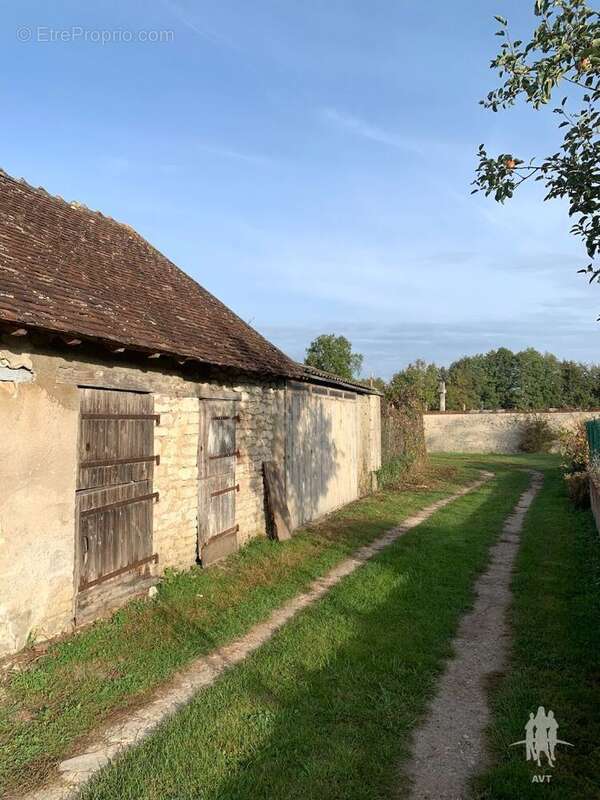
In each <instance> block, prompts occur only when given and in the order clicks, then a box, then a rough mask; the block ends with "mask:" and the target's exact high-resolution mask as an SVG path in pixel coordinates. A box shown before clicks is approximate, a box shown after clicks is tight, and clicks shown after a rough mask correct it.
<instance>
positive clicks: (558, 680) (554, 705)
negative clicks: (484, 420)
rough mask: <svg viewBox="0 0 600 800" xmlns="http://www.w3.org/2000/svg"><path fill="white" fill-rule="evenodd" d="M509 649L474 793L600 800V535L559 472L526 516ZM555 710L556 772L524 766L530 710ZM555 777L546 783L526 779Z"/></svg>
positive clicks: (500, 798)
mask: <svg viewBox="0 0 600 800" xmlns="http://www.w3.org/2000/svg"><path fill="white" fill-rule="evenodd" d="M513 593H514V605H513V610H512V627H513V635H514V648H513V653H512V658H511V662H510V667H509V670H508V673H507V676H506V677H504V678H503V679H502V680H501V681H500V682H499V684H498V685H497V686H496V687H495V689H494V690H493V692H492V698H493V710H494V722H493V726H492V728H491V730H490V740H491V745H492V748H493V754H494V762H495V766H494V767H493V768H492V769H490V770H489V771H488V772H486V774H485V775H483V776H482V777H480V778H479V780H478V781H476V786H475V792H474V796H475V797H478V798H494V799H495V800H515V798H519V800H527V799H528V798H540V797H543V798H544V800H590V799H591V798H598V797H600V538H599V536H598V533H597V531H596V528H595V525H594V520H593V518H592V515H591V512H589V511H577V510H575V509H574V508H573V507H572V506H571V505H570V504H569V501H568V498H567V497H566V494H565V490H564V487H563V483H562V480H561V478H560V476H559V475H558V473H557V471H555V470H553V471H550V472H548V473H547V474H546V479H545V484H544V487H543V489H542V491H541V493H540V495H539V496H538V498H537V500H536V501H535V503H534V504H533V506H532V508H531V509H530V511H529V514H528V515H527V518H526V521H525V527H524V530H523V540H522V546H521V550H520V553H519V556H518V560H517V565H516V572H515V578H514V581H513ZM540 705H542V706H544V707H545V708H546V711H548V709H552V710H553V711H554V713H555V716H556V718H557V720H558V722H559V724H560V728H559V738H560V739H564V740H566V741H568V742H572V743H573V744H574V747H573V748H569V747H564V746H562V747H561V746H560V745H559V747H558V749H557V761H556V765H555V767H554V768H553V769H551V768H549V767H547V766H546V765H545V762H544V761H543V760H542V767H543V768H542V769H539V768H538V767H537V766H535V765H534V764H533V763H532V762H529V763H527V762H526V761H525V753H524V748H523V747H513V748H511V747H509V745H510V743H511V742H515V741H519V740H521V739H523V738H524V730H523V728H524V725H525V723H526V722H527V719H528V718H529V712H530V711H533V712H534V713H535V712H536V710H537V708H538V706H540ZM534 775H551V776H552V777H551V781H550V783H549V784H546V783H544V784H543V785H540V784H539V783H534V782H532V779H533V776H534Z"/></svg>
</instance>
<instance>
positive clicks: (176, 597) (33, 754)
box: [0, 462, 478, 791]
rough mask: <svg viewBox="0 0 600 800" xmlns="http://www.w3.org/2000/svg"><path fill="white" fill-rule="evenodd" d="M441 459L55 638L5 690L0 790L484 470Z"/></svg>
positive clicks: (33, 774)
mask: <svg viewBox="0 0 600 800" xmlns="http://www.w3.org/2000/svg"><path fill="white" fill-rule="evenodd" d="M477 474H478V473H477V469H476V468H474V467H473V466H472V465H470V464H468V462H464V463H460V464H459V465H458V466H456V465H454V464H452V463H451V462H448V463H444V464H439V465H438V467H437V468H436V470H435V471H434V472H431V473H430V474H428V475H427V476H425V477H424V478H423V481H422V485H420V487H418V488H413V489H411V490H409V491H405V492H398V491H393V490H389V491H384V492H380V493H378V494H376V495H374V496H372V497H369V498H367V499H364V500H361V501H358V502H356V503H353V504H351V505H349V506H347V507H346V508H344V509H343V510H341V511H340V512H338V513H336V514H333V515H331V516H330V517H328V518H327V519H326V520H324V521H323V522H322V523H320V524H318V525H315V526H313V527H312V528H310V529H309V530H307V531H304V532H300V533H299V534H297V535H296V536H295V537H294V538H293V540H292V541H290V542H286V543H283V544H276V543H273V542H270V541H266V540H261V541H255V542H253V543H252V544H250V545H249V546H248V547H246V548H244V549H243V551H241V552H240V553H239V554H238V555H237V556H235V557H232V558H230V559H228V560H227V562H226V563H225V564H224V566H223V568H213V569H211V570H208V571H202V570H200V569H194V570H191V571H190V572H187V573H181V574H172V575H170V576H168V577H167V579H166V580H165V581H164V582H163V584H162V585H161V587H160V591H159V595H158V598H157V599H156V600H155V601H153V602H134V603H131V604H129V606H127V607H126V608H125V609H123V610H121V611H120V612H118V613H117V614H115V615H114V616H113V617H112V618H111V619H110V620H107V621H103V622H99V623H97V624H95V625H94V626H92V627H91V628H89V629H87V630H85V631H82V632H80V633H79V634H77V635H74V636H71V637H69V638H67V639H66V640H64V641H61V642H58V643H56V644H55V645H53V646H52V647H51V648H50V650H49V652H48V653H47V654H46V655H42V656H41V657H40V658H39V660H37V661H36V663H34V664H33V665H31V666H30V667H29V668H28V669H26V670H24V671H23V672H21V673H18V674H16V675H13V676H12V677H10V679H9V680H5V681H4V682H3V685H2V686H0V789H5V790H16V789H19V790H21V791H23V790H25V789H27V788H30V787H31V786H33V785H36V784H38V783H40V782H41V781H42V780H43V779H44V778H45V777H46V776H47V775H48V772H49V771H50V770H51V769H52V767H53V765H54V764H55V763H56V762H57V761H58V760H59V759H60V758H61V757H62V756H64V755H65V754H66V753H68V752H69V751H70V750H72V749H73V746H74V745H75V744H76V742H77V740H78V739H80V738H81V737H84V736H85V735H86V734H87V733H89V732H90V731H91V730H93V729H94V728H95V727H97V726H98V725H99V724H100V723H101V722H102V721H104V720H106V719H107V718H109V717H110V716H111V715H112V714H114V713H115V712H118V711H120V710H122V709H125V708H128V707H132V706H134V705H135V704H138V703H140V702H142V701H143V700H144V699H145V698H146V697H147V696H148V694H149V693H150V692H151V691H152V690H154V689H156V688H157V687H158V686H160V685H161V684H162V683H164V682H165V681H166V680H167V679H168V678H169V677H170V676H171V675H172V674H173V673H174V672H175V671H176V670H177V669H178V668H180V667H182V666H184V665H185V664H186V663H187V662H189V661H190V660H191V659H193V658H194V657H197V656H199V655H202V654H205V653H207V652H209V651H210V650H212V649H214V648H215V647H218V646H220V645H222V644H224V643H225V642H227V641H231V640H232V639H234V638H236V637H238V636H240V635H242V634H243V633H245V632H246V631H247V630H248V629H249V628H250V627H251V626H252V625H253V624H255V623H256V622H258V621H260V620H263V619H265V618H266V617H268V615H269V614H270V613H271V612H272V611H273V610H274V609H275V608H276V607H277V606H279V605H281V604H282V603H283V602H285V601H286V600H288V599H289V598H291V597H292V596H294V595H295V594H296V593H298V592H300V591H302V590H304V589H305V588H306V587H307V586H308V585H309V583H310V582H311V581H312V580H314V579H315V578H317V577H318V576H320V575H323V574H324V573H325V572H327V570H329V569H330V568H331V567H332V566H334V565H335V564H336V563H337V562H339V561H340V560H341V559H343V558H344V557H346V556H347V555H348V554H349V553H351V552H352V551H353V550H355V549H356V548H357V547H359V546H360V545H362V544H365V543H367V542H369V541H371V540H373V539H374V538H375V537H377V536H378V535H380V534H381V533H383V532H384V531H385V530H387V529H389V528H390V527H393V526H394V525H396V524H398V522H399V521H400V520H402V519H403V518H404V517H406V516H409V515H410V514H412V513H414V512H415V511H416V510H418V509H420V508H423V507H424V506H426V505H428V504H430V503H432V502H433V501H434V500H436V499H438V498H440V497H443V496H446V495H447V494H449V493H451V492H453V491H455V490H456V489H457V488H459V487H460V486H462V485H464V484H465V483H466V482H469V481H470V480H473V479H474V478H475V477H476V476H477Z"/></svg>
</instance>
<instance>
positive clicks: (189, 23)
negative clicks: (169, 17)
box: [161, 0, 238, 50]
mask: <svg viewBox="0 0 600 800" xmlns="http://www.w3.org/2000/svg"><path fill="white" fill-rule="evenodd" d="M161 2H162V4H163V6H164V7H165V8H166V9H168V10H169V11H170V12H171V13H172V14H173V15H174V16H175V17H177V19H178V20H179V21H180V22H181V23H182V24H183V25H185V27H186V28H189V29H190V30H191V31H193V32H194V33H195V34H197V35H198V36H201V37H202V38H203V39H205V40H206V41H208V42H211V43H212V44H215V45H220V46H225V47H229V48H231V49H232V50H237V49H238V48H237V47H236V46H235V44H234V43H233V42H232V41H231V39H228V38H227V37H226V36H222V35H221V34H220V33H216V32H215V31H212V30H210V29H209V28H206V27H200V25H199V24H198V23H197V22H196V20H195V19H194V18H192V17H191V16H190V15H189V14H188V13H187V11H186V10H185V9H183V8H182V7H181V6H180V5H179V3H175V2H174V1H173V0H161Z"/></svg>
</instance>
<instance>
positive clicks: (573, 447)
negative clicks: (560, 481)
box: [558, 422, 590, 475]
mask: <svg viewBox="0 0 600 800" xmlns="http://www.w3.org/2000/svg"><path fill="white" fill-rule="evenodd" d="M558 438H559V444H560V454H561V456H562V464H561V467H562V470H563V472H564V473H565V474H566V475H571V474H573V473H575V472H587V470H588V468H589V464H590V448H589V445H588V439H587V430H586V427H585V422H579V423H577V425H576V426H575V427H574V428H565V429H563V430H562V431H560V432H559V435H558Z"/></svg>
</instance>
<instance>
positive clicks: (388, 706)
mask: <svg viewBox="0 0 600 800" xmlns="http://www.w3.org/2000/svg"><path fill="white" fill-rule="evenodd" d="M527 483H528V476H527V475H526V474H525V473H523V472H518V471H514V472H509V473H508V474H507V473H504V474H502V475H501V476H499V477H498V478H497V480H496V481H493V482H491V483H489V484H487V485H485V486H484V487H483V488H482V489H480V490H479V491H478V492H477V493H473V494H471V495H467V496H466V497H464V498H462V499H460V500H457V501H456V502H455V503H453V504H451V505H450V506H448V507H446V508H445V509H443V510H441V511H439V512H437V513H436V514H435V515H434V516H433V517H432V518H431V519H430V520H428V521H427V522H425V523H423V524H422V525H420V526H419V527H418V528H417V529H415V530H413V531H411V532H410V533H408V534H407V535H406V536H405V537H403V538H402V539H400V540H398V541H397V542H396V543H395V544H393V545H392V546H390V547H388V548H387V549H386V550H384V551H382V553H381V554H379V555H378V556H377V557H376V558H374V559H373V560H372V561H370V562H369V563H368V564H367V565H365V566H363V567H361V568H360V569H359V570H357V571H356V572H355V573H353V574H352V575H351V576H349V577H348V578H346V579H344V580H343V581H342V582H340V583H339V584H338V585H337V586H335V587H334V588H333V589H332V590H331V591H330V592H329V593H328V594H327V595H326V596H325V597H324V598H323V599H322V600H320V601H319V602H317V603H316V604H315V605H314V606H312V607H310V608H308V609H306V610H305V611H303V612H302V613H300V614H299V615H298V616H297V617H296V618H294V619H293V620H292V621H291V622H290V623H288V625H286V626H285V627H284V628H283V629H282V630H281V631H280V632H279V633H278V634H277V635H276V636H275V637H274V639H272V640H271V641H270V642H268V643H267V644H265V645H264V646H263V647H262V648H261V649H260V650H258V651H257V652H256V653H255V654H254V655H252V656H251V657H250V658H249V659H248V660H247V661H245V662H244V663H243V664H241V665H238V666H237V667H235V668H233V669H232V670H231V671H230V672H228V673H226V674H225V675H224V676H223V677H222V678H221V679H220V680H219V681H218V682H217V683H216V684H215V685H214V686H213V687H211V688H210V689H207V690H206V691H202V692H200V693H199V694H198V695H197V697H196V698H195V700H194V701H193V702H192V703H191V704H190V705H189V706H188V707H187V708H186V709H184V710H183V711H181V712H180V713H178V714H177V715H176V716H175V717H174V718H172V719H171V720H169V721H168V722H167V723H165V724H164V725H163V726H162V727H161V728H160V729H159V731H158V732H157V733H156V734H155V735H154V736H152V737H151V738H150V739H148V740H147V741H146V742H145V743H144V744H142V745H141V746H140V747H139V748H137V749H134V750H132V751H130V752H129V753H128V754H126V755H125V756H123V758H121V759H120V760H119V761H118V762H117V763H116V764H115V765H113V766H112V767H110V768H108V769H107V770H105V771H104V772H103V773H102V774H101V775H100V776H99V777H98V779H97V780H96V781H95V782H94V783H93V784H92V785H91V786H89V787H88V789H87V790H86V791H85V793H84V797H85V798H86V800H101V799H102V800H108V799H109V798H111V800H130V799H131V800H133V798H147V799H148V800H192V799H193V800H217V798H218V799H219V800H245V799H247V800H261V799H262V798H265V800H266V798H269V800H274V799H277V800H278V799H279V798H281V800H284V798H285V800H296V799H297V800H312V799H314V800H337V799H338V798H339V800H358V799H359V798H360V799H361V800H367V799H368V800H375V798H381V799H383V798H386V800H387V798H389V797H390V796H392V791H393V790H394V788H395V787H396V783H397V782H398V765H399V762H401V760H402V759H403V758H405V757H406V756H407V754H408V749H409V745H410V734H411V732H412V730H413V728H414V726H415V724H416V723H417V721H418V720H419V718H420V717H421V716H422V714H423V713H424V709H425V706H426V702H427V700H428V698H429V697H430V696H431V695H432V693H433V692H434V690H435V685H436V680H437V678H438V677H439V674H440V672H441V670H442V669H443V664H444V659H445V658H447V657H448V656H449V655H450V653H451V641H452V638H453V636H454V634H455V631H456V628H457V625H458V621H459V619H460V617H461V615H462V614H463V613H464V612H465V610H466V609H467V608H468V607H469V605H470V604H471V602H472V599H473V584H474V581H475V578H476V576H477V575H478V574H479V573H480V572H481V571H482V569H483V568H484V567H485V565H486V563H487V561H488V550H489V546H490V544H491V543H492V542H493V541H494V540H496V539H497V537H498V535H499V533H500V531H501V529H502V525H503V523H504V520H505V518H506V516H507V514H508V513H509V512H510V511H511V509H512V508H513V506H514V505H515V503H516V501H517V499H518V497H519V495H520V494H521V492H522V491H523V490H524V488H525V487H526V485H527ZM432 766H433V765H432Z"/></svg>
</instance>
